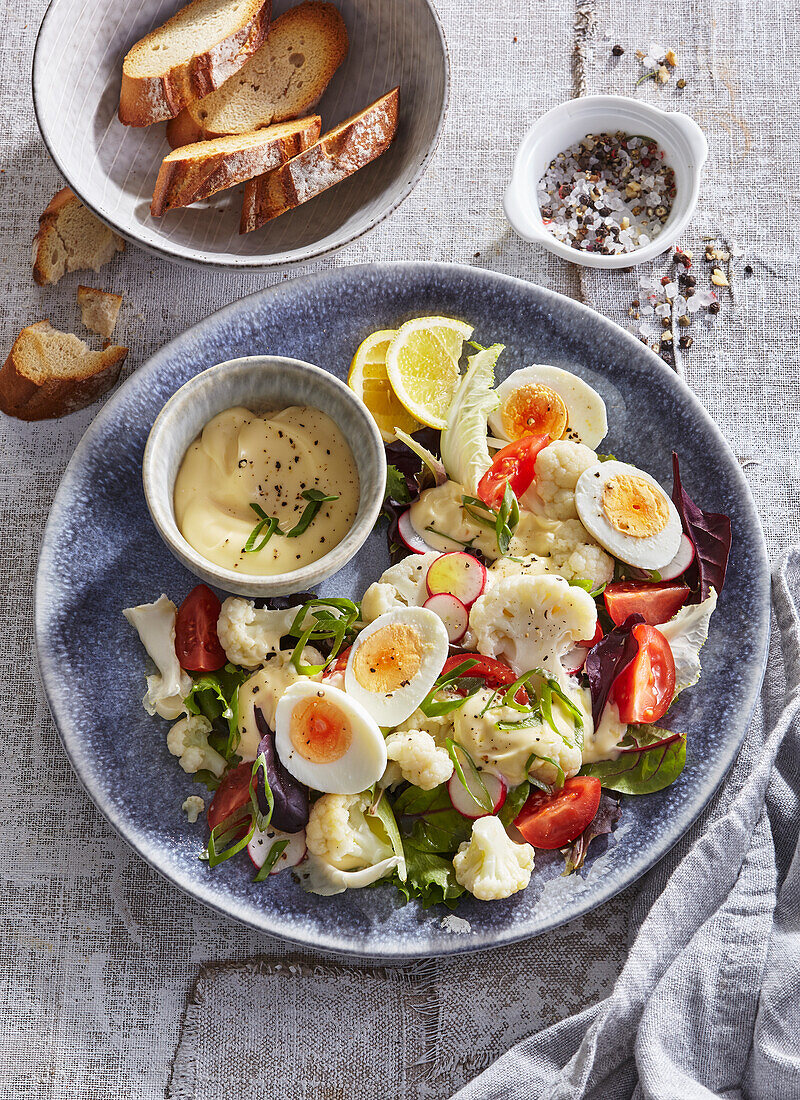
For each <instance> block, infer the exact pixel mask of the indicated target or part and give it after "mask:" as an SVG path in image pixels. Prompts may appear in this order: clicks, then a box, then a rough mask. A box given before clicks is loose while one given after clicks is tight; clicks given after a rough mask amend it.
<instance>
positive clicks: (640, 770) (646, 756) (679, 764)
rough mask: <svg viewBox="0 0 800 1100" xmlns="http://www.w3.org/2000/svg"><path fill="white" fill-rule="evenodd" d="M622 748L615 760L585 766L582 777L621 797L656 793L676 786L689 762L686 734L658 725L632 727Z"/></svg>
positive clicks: (625, 737)
mask: <svg viewBox="0 0 800 1100" xmlns="http://www.w3.org/2000/svg"><path fill="white" fill-rule="evenodd" d="M620 747H621V749H622V752H621V753H620V755H619V757H618V758H617V759H616V760H599V761H597V763H595V764H584V766H583V767H582V768H581V770H580V774H581V775H593V776H594V777H595V778H596V779H599V780H600V783H601V785H602V786H603V787H605V788H606V789H607V790H609V791H618V792H619V793H620V794H654V793H655V791H662V790H663V789H664V788H665V787H668V786H669V785H670V783H674V781H675V780H676V779H677V778H678V776H679V775H680V774H681V772H682V771H683V767H684V764H685V763H686V735H685V734H683V733H670V731H669V730H664V729H661V728H660V727H659V726H629V727H628V732H627V733H626V734H625V736H624V737H623V739H622V741H621V742H620Z"/></svg>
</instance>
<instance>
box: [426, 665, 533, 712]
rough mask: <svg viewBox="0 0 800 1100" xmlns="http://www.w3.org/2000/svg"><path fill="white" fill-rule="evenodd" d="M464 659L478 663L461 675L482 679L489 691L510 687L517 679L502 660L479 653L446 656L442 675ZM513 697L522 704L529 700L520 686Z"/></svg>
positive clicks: (456, 666)
mask: <svg viewBox="0 0 800 1100" xmlns="http://www.w3.org/2000/svg"><path fill="white" fill-rule="evenodd" d="M464 661H477V662H478V663H477V664H476V665H473V666H472V668H469V669H467V671H466V672H465V673H463V675H464V676H470V677H474V678H475V679H476V680H483V682H484V683H485V684H486V687H487V688H489V689H490V690H491V691H499V690H500V688H504V687H510V686H511V684H513V683H514V681H515V680H516V679H517V677H516V675H515V674H514V672H513V671H512V670H511V669H510V668H509V667H508V665H504V664H503V662H502V661H496V660H495V659H494V657H484V656H482V655H481V654H480V653H455V654H453V656H452V657H448V658H447V660H446V661H445V663H444V668H443V669H442V675H443V676H444V675H445V674H446V673H448V672H452V671H453V669H454V668H458V666H459V665H461V664H463V663H464ZM514 699H515V700H516V702H518V703H520V704H521V705H523V706H524V705H525V704H526V703H528V702H530V700H529V698H528V693H527V691H526V690H525V688H520V689H519V691H518V692H517V693H516V695H515V696H514Z"/></svg>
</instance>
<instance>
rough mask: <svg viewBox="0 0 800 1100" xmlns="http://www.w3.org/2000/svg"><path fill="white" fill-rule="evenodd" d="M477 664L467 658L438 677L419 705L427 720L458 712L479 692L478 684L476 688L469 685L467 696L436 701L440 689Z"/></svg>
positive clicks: (472, 659)
mask: <svg viewBox="0 0 800 1100" xmlns="http://www.w3.org/2000/svg"><path fill="white" fill-rule="evenodd" d="M479 663H480V662H479V661H477V660H476V659H475V658H474V657H472V658H467V659H465V660H463V661H462V662H461V664H459V665H456V667H455V668H452V669H451V670H450V671H449V672H447V673H445V674H444V675H442V676H439V677H438V678H437V680H436V683H435V684H434V685H433V687H432V688H431V690H430V691H429V692H428V694H427V695H426V696H425V698H424V699H423V700H422V702H421V703H420V705H419V709H420V710H421V711H422V713H423V714H424V715H425V716H426V717H427V718H439V717H440V716H441V715H443V714H449V713H450V711H452V710H458V708H459V707H463V705H464V703H466V701H467V699H471V698H472V696H473V695H476V694H477V693H478V691H480V684H478V685H477V686H475V685H471V686H470V687H469V688H468V690H467V694H466V695H461V696H459V697H458V699H436V698H435V696H436V693H437V691H441V690H442V688H444V687H447V686H448V685H451V684H452V683H453V682H454V681H455V680H457V679H459V678H460V677H461V676H463V675H464V673H465V672H469V670H470V669H471V668H474V667H475V665H477V664H479Z"/></svg>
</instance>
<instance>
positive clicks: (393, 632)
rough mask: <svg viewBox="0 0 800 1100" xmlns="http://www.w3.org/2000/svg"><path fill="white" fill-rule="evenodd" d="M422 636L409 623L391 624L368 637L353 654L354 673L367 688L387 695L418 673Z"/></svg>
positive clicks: (404, 684)
mask: <svg viewBox="0 0 800 1100" xmlns="http://www.w3.org/2000/svg"><path fill="white" fill-rule="evenodd" d="M421 660H422V639H421V638H420V636H419V634H418V633H417V631H416V630H415V629H414V627H413V626H409V625H408V623H389V624H387V625H386V626H384V627H381V629H380V630H376V631H375V633H374V634H370V636H369V637H368V638H365V639H364V641H363V642H362V644H361V645H360V646H359V647H358V649H357V650H356V652H355V654H354V656H353V674H354V675H355V678H356V680H358V682H359V684H361V686H362V687H363V688H366V690H367V691H374V692H379V693H381V694H383V695H388V694H389V693H390V692H392V691H396V690H397V689H398V688H402V687H405V686H406V684H409V683H411V681H412V680H413V679H414V677H415V676H416V674H417V672H419V666H420V662H421Z"/></svg>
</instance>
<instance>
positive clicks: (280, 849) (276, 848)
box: [253, 840, 289, 882]
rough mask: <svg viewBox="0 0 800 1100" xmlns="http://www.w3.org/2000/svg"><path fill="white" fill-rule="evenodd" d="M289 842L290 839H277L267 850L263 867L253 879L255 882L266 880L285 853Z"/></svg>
mask: <svg viewBox="0 0 800 1100" xmlns="http://www.w3.org/2000/svg"><path fill="white" fill-rule="evenodd" d="M288 844H289V841H288V840H276V841H275V843H274V844H273V845H272V847H271V848H270V850H269V851H268V852H267V858H266V859H265V860H264V863H263V864H262V866H261V869H260V870H259V872H258V874H257V875H256V877H255V878H254V879H253V882H263V881H264V879H265V878H266V877H267V876H268V875H269V873H270V871H271V870H272V868H273V867H274V866H275V864H276V863H277V862H278V860H279V859H280V858H281V856H282V855H283V853H284V851H285V850H286V847H287V846H288Z"/></svg>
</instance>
